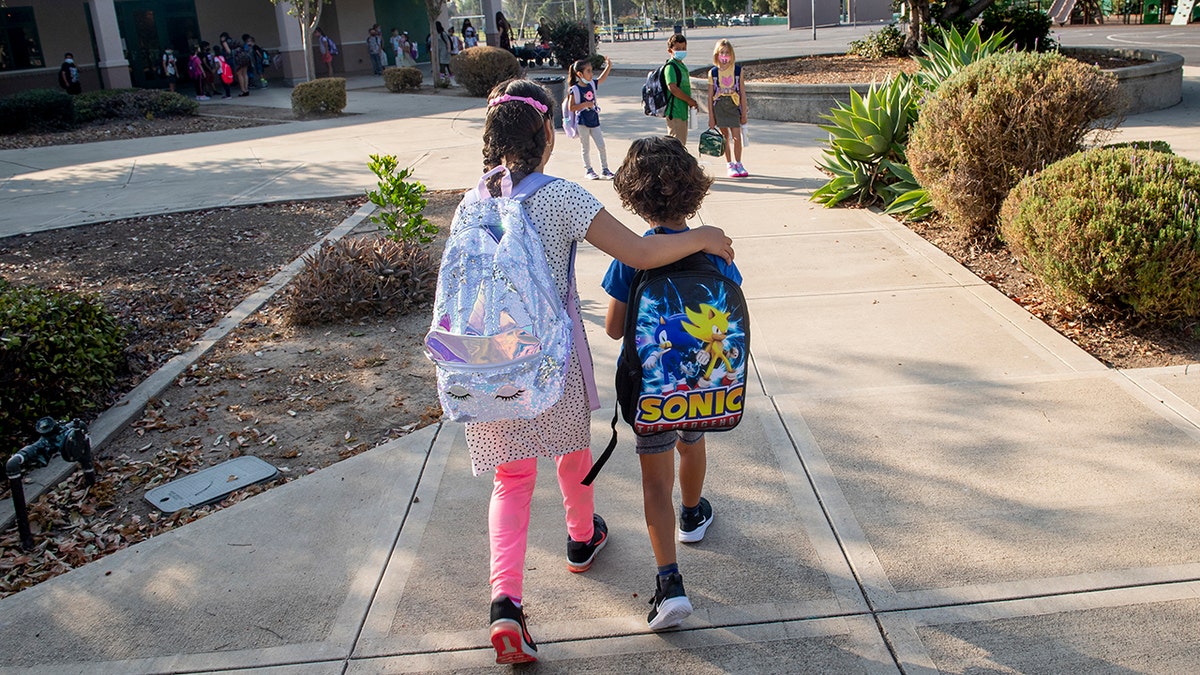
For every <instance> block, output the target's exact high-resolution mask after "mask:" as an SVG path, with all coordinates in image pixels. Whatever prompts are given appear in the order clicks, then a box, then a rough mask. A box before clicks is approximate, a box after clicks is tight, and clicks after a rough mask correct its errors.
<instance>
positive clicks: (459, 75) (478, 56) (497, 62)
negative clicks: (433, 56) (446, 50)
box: [450, 47, 521, 96]
mask: <svg viewBox="0 0 1200 675" xmlns="http://www.w3.org/2000/svg"><path fill="white" fill-rule="evenodd" d="M450 71H451V72H453V73H454V79H456V80H458V83H459V84H461V85H462V86H463V88H465V89H466V90H467V93H468V94H470V95H472V96H487V95H488V93H489V92H491V90H492V88H493V87H495V86H496V85H498V84H500V83H501V82H503V81H505V80H511V79H512V78H514V77H520V76H521V64H519V63H517V57H515V56H513V53H512V52H510V51H508V50H507V49H500V48H499V47H471V48H470V49H464V50H462V51H461V52H459V53H458V54H455V55H454V56H452V57H450Z"/></svg>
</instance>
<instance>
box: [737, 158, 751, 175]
mask: <svg viewBox="0 0 1200 675" xmlns="http://www.w3.org/2000/svg"><path fill="white" fill-rule="evenodd" d="M734 164H735V165H736V166H737V177H738V178H745V177H746V176H749V175H750V172H749V171H746V167H744V166H742V163H741V162H734Z"/></svg>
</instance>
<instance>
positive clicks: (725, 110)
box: [708, 40, 750, 178]
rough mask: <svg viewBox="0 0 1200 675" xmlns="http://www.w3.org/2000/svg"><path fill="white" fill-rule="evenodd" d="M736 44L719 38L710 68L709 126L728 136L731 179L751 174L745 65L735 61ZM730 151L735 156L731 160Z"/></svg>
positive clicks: (727, 160)
mask: <svg viewBox="0 0 1200 675" xmlns="http://www.w3.org/2000/svg"><path fill="white" fill-rule="evenodd" d="M735 60H736V57H735V56H734V54H733V45H732V44H730V42H729V40H718V41H717V46H716V47H714V48H713V67H712V68H711V69H710V70H709V71H708V126H709V128H713V127H716V128H717V129H720V130H721V135H722V136H724V137H725V162H726V163H727V164H728V175H729V177H730V178H745V177H746V176H749V175H750V174H749V172H747V171H746V167H744V166H742V125H744V124H746V88H745V87H744V86H743V85H742V67H741V66H739V65H737V63H735ZM730 151H732V153H733V158H732V159H730V156H729V155H730Z"/></svg>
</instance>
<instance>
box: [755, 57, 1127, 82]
mask: <svg viewBox="0 0 1200 675" xmlns="http://www.w3.org/2000/svg"><path fill="white" fill-rule="evenodd" d="M1063 54H1064V55H1065V56H1067V57H1069V58H1073V59H1075V60H1077V61H1082V62H1084V63H1090V64H1092V65H1095V66H1098V67H1099V68H1100V69H1101V70H1111V69H1113V68H1125V67H1127V66H1136V65H1140V64H1143V63H1150V62H1149V61H1144V60H1140V59H1127V58H1124V57H1121V56H1117V55H1114V54H1112V53H1110V52H1098V51H1097V52H1088V51H1083V52H1070V53H1067V52H1063ZM919 69H920V66H919V65H918V64H917V62H916V61H915V60H913V59H911V58H907V57H888V58H882V59H867V58H863V57H860V56H851V55H849V54H835V55H832V56H829V55H826V56H802V57H799V58H795V59H787V60H783V61H772V62H770V63H750V64H746V65H745V66H743V67H742V72H743V73H744V76H745V78H746V80H747V81H755V82H785V83H790V84H870V83H872V82H883V81H884V80H886V79H887V78H889V77H893V76H895V75H897V74H899V73H900V72H905V73H910V74H911V73H915V72H917V70H919Z"/></svg>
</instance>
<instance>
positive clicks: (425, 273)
mask: <svg viewBox="0 0 1200 675" xmlns="http://www.w3.org/2000/svg"><path fill="white" fill-rule="evenodd" d="M436 288H437V261H435V260H433V259H432V258H431V257H430V255H429V252H428V251H427V250H426V249H425V248H424V247H422V246H420V245H418V244H414V243H410V242H405V241H393V240H391V239H386V238H375V237H358V238H347V239H340V240H338V241H335V242H325V243H323V244H321V247H320V248H319V249H318V250H317V252H316V253H315V254H310V255H307V256H305V258H304V268H303V269H301V270H300V272H299V273H298V274H297V275H296V278H295V279H293V280H292V282H291V284H289V285H288V289H287V294H286V301H287V314H288V319H289V320H290V321H291V323H293V324H295V325H312V324H320V323H334V322H338V321H351V320H355V319H361V318H363V317H367V316H390V315H394V314H405V313H407V312H409V311H411V310H413V309H416V308H418V307H421V306H423V305H425V304H426V303H428V302H430V301H431V300H432V299H433V293H434V291H435V290H436Z"/></svg>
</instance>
